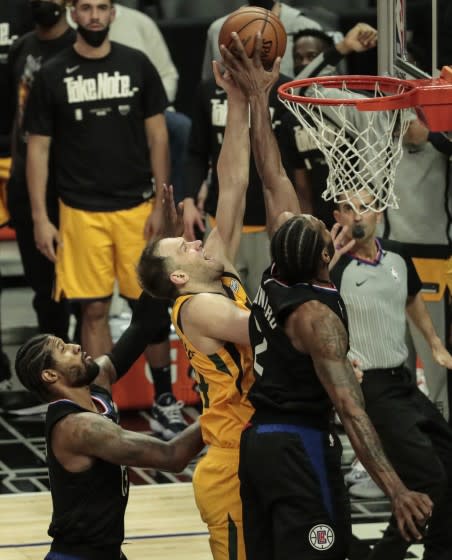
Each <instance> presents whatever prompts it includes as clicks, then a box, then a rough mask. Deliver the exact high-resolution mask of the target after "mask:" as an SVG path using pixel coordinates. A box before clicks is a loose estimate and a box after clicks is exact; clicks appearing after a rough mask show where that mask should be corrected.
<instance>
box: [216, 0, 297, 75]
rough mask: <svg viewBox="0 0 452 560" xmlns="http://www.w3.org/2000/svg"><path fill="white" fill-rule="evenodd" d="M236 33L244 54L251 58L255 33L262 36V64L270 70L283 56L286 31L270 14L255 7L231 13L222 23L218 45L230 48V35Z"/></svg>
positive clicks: (263, 9)
mask: <svg viewBox="0 0 452 560" xmlns="http://www.w3.org/2000/svg"><path fill="white" fill-rule="evenodd" d="M233 31H235V32H236V33H238V35H239V37H240V39H241V41H242V43H243V46H244V47H245V50H246V54H247V55H248V56H252V55H253V52H254V43H255V40H256V33H257V32H258V31H260V32H261V35H262V57H261V58H262V64H263V65H264V66H265V67H266V68H270V67H271V66H272V64H273V62H274V61H275V58H276V57H278V56H283V54H284V52H285V50H286V40H287V36H286V30H285V29H284V26H283V24H282V23H281V21H280V20H279V18H277V17H276V16H275V15H274V14H273V13H272V12H270V11H269V10H266V9H265V8H259V7H257V6H249V7H244V8H240V9H238V10H236V11H235V12H232V14H231V15H230V16H229V17H228V18H227V19H226V21H225V22H224V23H223V26H222V28H221V30H220V35H219V37H218V44H219V45H224V46H225V47H227V48H230V47H231V45H232V39H231V33H232V32H233Z"/></svg>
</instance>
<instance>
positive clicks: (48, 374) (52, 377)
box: [41, 368, 58, 385]
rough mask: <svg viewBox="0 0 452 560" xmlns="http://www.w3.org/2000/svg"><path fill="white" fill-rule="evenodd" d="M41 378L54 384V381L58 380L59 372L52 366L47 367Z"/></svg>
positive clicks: (49, 383)
mask: <svg viewBox="0 0 452 560" xmlns="http://www.w3.org/2000/svg"><path fill="white" fill-rule="evenodd" d="M41 379H42V380H43V381H44V383H47V384H48V385H52V384H53V383H55V381H57V379H58V373H57V372H56V370H54V369H50V368H49V369H45V370H44V371H43V372H42V373H41Z"/></svg>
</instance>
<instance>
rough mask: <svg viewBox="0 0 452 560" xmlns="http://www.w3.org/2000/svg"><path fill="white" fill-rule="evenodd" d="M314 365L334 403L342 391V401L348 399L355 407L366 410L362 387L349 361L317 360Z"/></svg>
mask: <svg viewBox="0 0 452 560" xmlns="http://www.w3.org/2000/svg"><path fill="white" fill-rule="evenodd" d="M314 365H315V368H316V371H317V375H318V376H319V379H320V381H321V383H322V385H323V386H324V387H325V389H326V391H327V392H328V394H329V395H330V397H331V399H332V401H333V403H334V402H335V401H336V399H337V397H339V393H338V390H339V389H340V391H341V392H340V398H341V399H342V400H344V399H347V400H348V401H350V402H351V403H353V404H354V405H355V406H358V407H360V408H364V396H363V393H362V391H361V387H360V385H359V383H358V381H357V379H356V376H355V372H354V371H353V368H352V366H351V364H350V362H349V361H348V360H347V359H342V360H339V361H332V360H324V359H321V360H316V361H315V363H314ZM336 395H337V397H336ZM335 404H336V406H337V405H338V403H335Z"/></svg>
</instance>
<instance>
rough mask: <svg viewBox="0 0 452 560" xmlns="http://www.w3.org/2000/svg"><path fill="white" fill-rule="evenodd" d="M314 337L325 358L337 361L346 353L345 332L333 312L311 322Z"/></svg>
mask: <svg viewBox="0 0 452 560" xmlns="http://www.w3.org/2000/svg"><path fill="white" fill-rule="evenodd" d="M312 327H313V332H314V336H315V337H316V338H317V344H318V345H319V346H320V348H321V350H322V353H323V355H324V356H325V357H326V358H332V359H338V358H342V357H344V356H345V355H346V353H347V347H348V337H347V331H346V330H345V328H344V326H343V324H342V323H341V321H340V319H339V318H338V317H337V315H336V314H334V313H333V312H331V311H330V312H329V313H325V314H324V315H320V316H318V317H317V318H316V319H314V320H313V321H312Z"/></svg>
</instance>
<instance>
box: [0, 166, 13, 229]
mask: <svg viewBox="0 0 452 560" xmlns="http://www.w3.org/2000/svg"><path fill="white" fill-rule="evenodd" d="M10 169H11V158H0V227H1V226H4V225H6V224H7V223H8V221H9V212H8V207H7V205H6V185H7V183H8V180H9V172H10Z"/></svg>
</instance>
